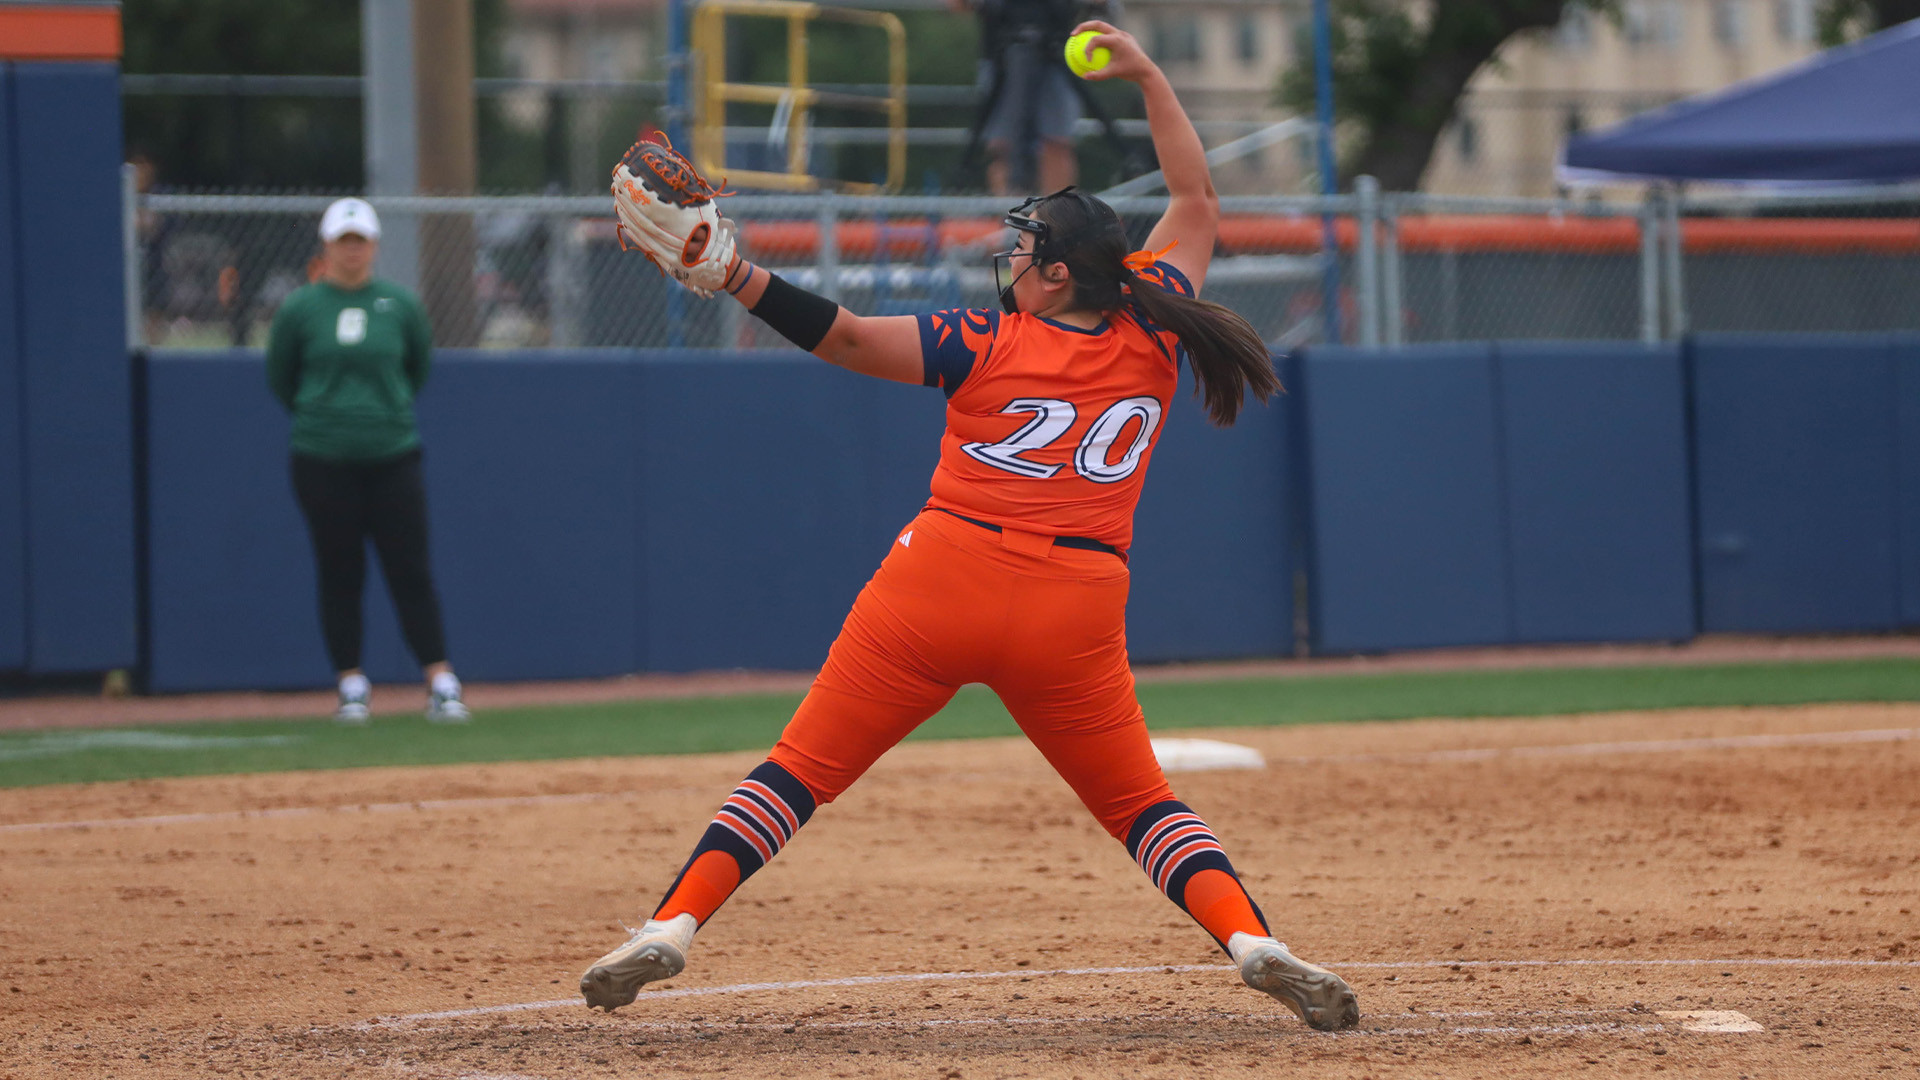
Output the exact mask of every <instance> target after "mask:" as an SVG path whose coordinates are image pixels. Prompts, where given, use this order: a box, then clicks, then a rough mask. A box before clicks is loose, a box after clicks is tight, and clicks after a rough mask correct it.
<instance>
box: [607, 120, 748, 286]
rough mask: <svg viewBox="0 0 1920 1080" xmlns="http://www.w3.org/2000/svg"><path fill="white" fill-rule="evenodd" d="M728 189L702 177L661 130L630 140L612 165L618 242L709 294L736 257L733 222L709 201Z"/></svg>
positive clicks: (712, 200)
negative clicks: (651, 137)
mask: <svg viewBox="0 0 1920 1080" xmlns="http://www.w3.org/2000/svg"><path fill="white" fill-rule="evenodd" d="M731 194H732V192H729V191H720V190H717V189H715V188H714V186H713V185H712V184H709V183H707V181H706V178H705V177H703V176H701V175H700V173H699V172H698V171H697V170H696V169H694V167H693V165H692V164H690V163H689V162H688V161H687V159H686V158H684V157H681V156H680V154H679V152H678V151H676V150H674V148H673V146H672V144H670V143H668V142H667V141H666V137H665V136H661V137H660V141H659V142H652V141H647V140H642V141H640V142H637V143H634V144H633V148H632V149H630V150H628V151H627V153H626V156H625V157H622V158H621V159H620V164H618V165H616V166H614V167H613V209H614V214H615V216H617V217H618V218H619V219H620V223H619V225H618V227H617V228H618V230H619V236H620V246H621V248H622V249H623V250H628V251H633V250H638V251H640V252H641V253H642V254H644V255H645V256H646V257H647V258H648V259H650V260H652V262H653V264H654V265H655V266H657V267H659V268H660V270H661V272H662V273H664V274H667V275H669V276H671V277H672V278H673V279H674V280H675V281H678V282H679V283H680V284H682V285H685V286H686V287H687V288H689V289H691V290H693V291H694V292H696V293H699V294H700V295H701V296H712V295H713V294H714V292H715V291H716V290H718V289H719V288H721V287H722V286H723V285H725V284H726V282H727V275H728V273H730V272H731V271H732V270H733V267H734V264H735V263H736V262H738V261H739V256H738V255H737V254H736V253H735V251H734V246H735V244H734V241H735V234H736V230H735V228H734V224H733V222H732V221H729V220H728V219H726V218H724V217H721V216H720V211H719V210H718V209H717V208H716V207H715V206H714V199H716V198H718V197H720V196H722V195H731Z"/></svg>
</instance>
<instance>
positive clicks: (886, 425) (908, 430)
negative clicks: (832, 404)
mask: <svg viewBox="0 0 1920 1080" xmlns="http://www.w3.org/2000/svg"><path fill="white" fill-rule="evenodd" d="M855 389H856V390H857V392H858V394H859V398H860V403H861V404H860V408H861V409H862V410H863V415H864V419H863V420H862V421H861V422H860V438H861V443H860V449H859V451H858V454H859V461H858V463H857V464H853V465H851V466H850V467H855V468H858V469H859V471H860V474H861V477H862V482H863V484H864V485H865V495H864V503H863V507H864V508H863V510H862V512H861V513H862V517H861V518H860V519H859V520H860V522H861V526H860V529H861V535H862V536H863V537H864V539H862V540H861V541H860V546H859V551H858V554H857V556H856V557H857V558H858V559H860V560H861V565H862V566H864V567H865V570H864V572H863V576H862V577H861V581H862V582H863V583H864V582H865V581H866V580H867V578H870V577H872V576H873V572H874V571H875V570H878V569H879V568H880V560H882V559H884V558H886V557H887V551H888V549H889V548H891V547H892V546H893V542H894V541H895V539H897V538H898V537H899V535H900V532H901V530H903V529H905V528H906V527H907V523H908V522H910V521H912V520H913V518H914V515H916V514H918V513H919V512H920V510H921V509H922V508H923V507H925V506H926V505H927V497H928V489H929V487H930V486H931V485H932V483H933V470H934V466H936V465H938V464H940V436H941V434H942V433H943V432H944V431H945V430H946V415H947V399H946V395H944V394H942V393H941V392H940V391H938V390H935V389H930V388H927V387H920V388H918V389H917V390H916V389H915V388H914V387H911V386H904V385H902V384H900V383H895V382H886V381H883V380H880V379H870V378H863V379H860V380H859V382H858V385H857V386H856V388H855ZM849 606H851V605H849ZM843 614H844V613H843Z"/></svg>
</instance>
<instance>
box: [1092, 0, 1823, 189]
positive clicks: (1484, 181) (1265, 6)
mask: <svg viewBox="0 0 1920 1080" xmlns="http://www.w3.org/2000/svg"><path fill="white" fill-rule="evenodd" d="M1817 4H1818V0H1622V2H1621V10H1620V17H1619V19H1618V21H1617V22H1616V21H1615V20H1613V19H1610V18H1608V17H1606V16H1602V15H1595V14H1593V13H1592V12H1589V11H1586V10H1585V9H1577V10H1575V11H1573V12H1571V14H1570V15H1569V17H1568V18H1567V19H1566V20H1564V21H1563V22H1562V23H1561V25H1560V26H1558V27H1556V28H1555V29H1553V30H1549V31H1540V32H1534V33H1529V34H1524V35H1521V36H1519V37H1516V38H1515V39H1514V40H1513V41H1511V42H1509V43H1508V44H1507V47H1506V48H1505V49H1503V50H1502V51H1501V53H1500V55H1499V58H1498V63H1496V64H1492V65H1489V66H1488V67H1486V68H1484V69H1482V70H1481V71H1480V73H1479V74H1478V75H1477V76H1475V77H1474V79H1473V82H1472V83H1471V84H1470V85H1469V87H1468V90H1467V93H1466V95H1465V96H1464V97H1462V99H1461V101H1460V104H1459V110H1458V114H1457V116H1456V118H1455V120H1454V122H1453V123H1452V124H1451V125H1450V126H1449V128H1448V129H1447V131H1445V132H1444V133H1443V134H1442V136H1441V138H1440V141H1439V144H1438V145H1437V146H1436V148H1435V152H1434V155H1433V160H1432V162H1431V164H1430V165H1429V166H1428V169H1427V173H1426V178H1425V180H1424V182H1423V184H1422V187H1423V188H1424V189H1425V190H1428V191H1435V192H1446V193H1450V194H1474V195H1551V194H1552V193H1553V192H1554V190H1555V183H1554V175H1553V166H1554V161H1555V159H1556V158H1557V156H1558V154H1559V151H1560V145H1561V143H1562V142H1563V141H1564V140H1565V138H1566V136H1567V135H1568V134H1569V133H1571V132H1576V131H1584V130H1588V129H1591V128H1597V127H1604V126H1606V125H1609V124H1613V123H1615V122H1617V121H1620V120H1623V119H1626V118H1627V117H1629V116H1632V115H1634V114H1635V113H1638V112H1641V111H1643V110H1645V109H1648V108H1652V107H1655V106H1658V105H1663V104H1666V103H1668V102H1670V101H1675V100H1678V99H1680V98H1683V97H1688V96H1690V95H1693V94H1697V93H1701V92H1703V91H1707V90H1713V89H1717V88H1719V87H1722V86H1726V85H1728V84H1729V83H1734V82H1738V81H1740V80H1742V79H1747V78H1751V77H1753V76H1756V75H1761V74H1764V73H1766V72H1769V71H1772V70H1774V69H1776V68H1779V67H1782V66H1784V65H1786V64H1789V63H1792V62H1793V61H1795V60H1799V59H1803V58H1805V57H1807V56H1809V55H1811V54H1812V53H1814V52H1816V51H1817V50H1818V48H1819V45H1818V44H1817V42H1816V41H1815V37H1816V33H1815V19H1814V16H1815V9H1816V6H1817ZM1126 12H1127V24H1128V29H1129V30H1131V31H1132V32H1133V33H1134V34H1136V35H1137V36H1139V37H1140V38H1141V40H1142V41H1144V42H1146V43H1147V47H1148V49H1149V50H1150V51H1152V53H1153V55H1154V56H1155V58H1156V59H1158V60H1159V61H1160V63H1161V66H1162V67H1163V68H1164V69H1165V70H1166V72H1167V75H1168V77H1169V78H1170V79H1171V80H1172V81H1173V83H1174V87H1175V89H1177V90H1178V91H1179V93H1180V99H1181V101H1183V102H1185V103H1186V104H1187V107H1188V109H1189V111H1190V112H1191V113H1192V114H1193V116H1194V117H1195V118H1196V119H1201V118H1206V119H1222V120H1226V119H1231V120H1254V119H1271V120H1276V121H1277V120H1279V119H1282V118H1284V117H1285V116H1286V115H1287V111H1286V110H1284V109H1282V108H1280V107H1279V106H1277V105H1275V104H1274V102H1273V98H1274V87H1275V85H1276V84H1277V83H1278V81H1279V79H1280V76H1281V73H1282V72H1283V71H1284V70H1285V68H1286V67H1287V65H1289V64H1291V63H1295V62H1306V58H1307V57H1309V56H1310V55H1311V51H1312V33H1313V21H1312V13H1311V6H1310V3H1309V0H1127V5H1126ZM1305 151H1306V148H1305V147H1304V146H1303V145H1301V144H1299V143H1294V144H1289V145H1285V146H1280V147H1275V148H1274V149H1272V150H1269V151H1267V152H1265V153H1264V154H1262V155H1259V156H1258V157H1254V158H1249V159H1247V160H1246V161H1244V162H1242V163H1240V165H1239V166H1237V167H1226V168H1222V169H1219V170H1217V174H1218V176H1219V179H1220V182H1221V187H1222V190H1227V191H1236V192H1246V191H1256V190H1266V191H1282V192H1286V191H1297V190H1299V189H1300V186H1301V184H1303V183H1306V182H1310V181H1311V179H1312V176H1311V168H1312V165H1311V159H1310V157H1309V156H1308V155H1307V154H1306V152H1305Z"/></svg>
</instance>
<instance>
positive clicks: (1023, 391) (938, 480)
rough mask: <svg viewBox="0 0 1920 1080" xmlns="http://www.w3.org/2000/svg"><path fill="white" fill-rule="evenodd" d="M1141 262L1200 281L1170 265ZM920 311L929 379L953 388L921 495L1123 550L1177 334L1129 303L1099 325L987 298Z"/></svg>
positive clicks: (1170, 388)
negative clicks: (928, 488) (986, 305)
mask: <svg viewBox="0 0 1920 1080" xmlns="http://www.w3.org/2000/svg"><path fill="white" fill-rule="evenodd" d="M1140 276H1141V277H1142V279H1144V280H1145V281H1147V282H1150V283H1153V284H1157V285H1159V286H1160V287H1161V288H1165V289H1167V290H1169V291H1172V292H1177V293H1180V294H1181V295H1184V296H1191V295H1193V286H1192V285H1191V284H1189V283H1188V281H1187V279H1186V277H1185V275H1183V274H1181V273H1180V271H1178V270H1176V269H1174V268H1172V267H1170V266H1156V267H1152V268H1150V269H1148V270H1145V271H1142V272H1141V275H1140ZM919 319H920V351H921V358H922V360H923V362H924V363H925V365H926V385H928V386H938V387H940V388H941V389H943V390H945V391H946V394H947V431H946V435H945V436H944V437H943V438H942V439H941V441H940V465H939V467H938V468H936V469H935V470H934V472H933V495H932V498H931V500H929V502H928V504H927V505H929V506H933V507H937V508H940V509H943V510H951V511H953V512H955V513H958V514H964V515H966V516H968V517H972V518H978V519H980V520H982V521H989V522H992V523H993V524H995V525H1003V526H1011V527H1013V528H1017V529H1023V530H1026V531H1029V532H1037V533H1046V534H1048V535H1052V536H1081V537H1086V538H1088V539H1092V540H1098V541H1100V542H1101V543H1105V544H1111V545H1113V546H1114V547H1116V548H1119V549H1120V550H1122V551H1125V550H1126V549H1127V548H1128V546H1130V545H1131V544H1132V543H1133V508H1134V506H1135V505H1137V504H1138V503H1139V501H1140V489H1141V486H1142V484H1143V483H1144V482H1145V480H1146V475H1147V465H1148V463H1149V461H1150V460H1151V459H1152V457H1153V447H1154V444H1155V443H1156V442H1157V441H1158V440H1159V438H1160V429H1161V426H1162V422H1163V421H1164V419H1165V418H1166V415H1167V409H1168V406H1169V404H1170V403H1171V402H1172V399H1173V393H1174V390H1175V388H1176V387H1177V386H1178V384H1179V379H1180V369H1179V366H1178V362H1177V361H1178V356H1179V348H1180V343H1179V339H1177V338H1175V337H1174V335H1172V334H1171V333H1168V332H1167V331H1165V330H1161V329H1160V328H1159V327H1157V326H1154V325H1152V324H1151V323H1149V322H1147V321H1146V318H1145V316H1144V315H1142V314H1141V313H1140V312H1139V311H1138V310H1137V309H1134V308H1131V307H1129V308H1127V309H1125V310H1123V311H1117V312H1114V313H1113V314H1112V315H1111V316H1110V317H1109V318H1108V319H1107V320H1106V321H1104V322H1102V323H1101V324H1100V325H1099V326H1097V327H1094V328H1093V329H1091V330H1082V329H1079V328H1077V327H1072V326H1068V325H1066V324H1064V323H1058V322H1054V321H1053V320H1051V319H1043V318H1040V317H1039V316H1035V315H1026V314H1020V315H1002V314H1001V313H1000V312H997V311H989V310H986V309H983V308H973V309H967V310H951V311H939V312H934V313H932V314H929V315H921V316H919Z"/></svg>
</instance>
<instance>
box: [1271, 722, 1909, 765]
mask: <svg viewBox="0 0 1920 1080" xmlns="http://www.w3.org/2000/svg"><path fill="white" fill-rule="evenodd" d="M1913 739H1920V728H1880V729H1877V730H1871V731H1819V732H1807V733H1803V734H1789V735H1715V736H1708V737H1703V738H1697V739H1649V740H1644V741H1638V742H1605V743H1570V744H1566V745H1561V746H1510V747H1489V748H1486V749H1476V750H1421V751H1414V752H1409V753H1403V754H1332V755H1327V756H1324V757H1290V758H1276V759H1275V760H1276V761H1278V762H1285V763H1286V764H1289V765H1325V764H1328V763H1332V762H1394V763H1413V764H1437V763H1440V762H1459V761H1492V760H1494V759H1497V758H1505V757H1513V758H1545V757H1590V756H1593V755H1598V754H1680V753H1688V752H1691V751H1694V750H1755V749H1773V748H1778V747H1787V746H1843V745H1849V744H1856V743H1888V742H1907V741H1910V740H1913Z"/></svg>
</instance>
